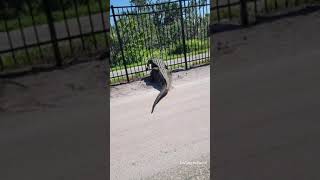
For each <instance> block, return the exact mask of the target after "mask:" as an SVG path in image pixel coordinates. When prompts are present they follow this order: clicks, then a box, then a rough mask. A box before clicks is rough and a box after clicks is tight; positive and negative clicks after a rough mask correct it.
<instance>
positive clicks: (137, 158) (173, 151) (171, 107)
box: [110, 67, 210, 180]
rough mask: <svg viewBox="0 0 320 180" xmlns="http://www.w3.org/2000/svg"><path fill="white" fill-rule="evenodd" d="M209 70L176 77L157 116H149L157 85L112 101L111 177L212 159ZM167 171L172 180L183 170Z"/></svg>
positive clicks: (141, 175)
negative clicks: (179, 79)
mask: <svg viewBox="0 0 320 180" xmlns="http://www.w3.org/2000/svg"><path fill="white" fill-rule="evenodd" d="M207 68H208V67H207ZM207 72H208V73H206V76H197V75H195V77H197V78H199V79H197V80H192V81H189V82H185V81H184V82H183V83H177V81H175V85H174V89H172V91H171V92H170V93H168V95H167V97H166V98H164V99H163V100H162V101H161V102H160V103H159V104H158V105H157V107H156V108H155V111H154V113H153V114H150V111H151V105H152V103H153V101H154V99H155V97H156V96H157V94H158V92H159V91H156V90H154V89H148V90H144V91H141V92H140V90H139V94H134V95H130V96H123V97H118V98H113V99H111V111H110V113H111V123H110V124H111V129H110V132H111V133H110V134H111V137H110V138H111V140H110V151H111V152H110V156H111V162H110V163H111V169H110V170H111V179H112V180H118V179H119V180H123V179H140V178H142V179H144V178H146V177H149V176H152V175H154V174H157V173H159V172H163V171H166V170H167V169H171V168H174V167H176V166H179V165H180V162H187V161H193V160H194V159H198V158H200V157H201V156H206V157H209V156H208V155H209V153H210V148H209V146H210V137H209V136H210V76H209V71H207ZM128 86H129V85H128ZM186 94H188V95H186ZM200 159H201V158H200ZM205 163H209V162H205ZM187 166H188V165H187ZM191 168H192V167H191ZM193 168H194V169H196V168H197V166H194V167H193ZM182 173H184V174H185V175H186V176H188V172H182ZM190 173H191V172H189V175H190ZM169 174H170V176H171V178H172V179H179V178H178V175H179V172H176V173H169ZM172 174H175V176H174V177H172ZM162 175H164V174H162ZM207 175H208V174H206V175H205V177H207ZM186 176H184V177H183V178H182V177H180V178H182V179H186V178H187V177H186ZM203 176H204V175H203ZM157 177H158V178H159V176H157ZM164 177H167V175H165V176H164ZM164 177H162V178H164ZM189 178H190V177H189ZM160 179H161V178H160Z"/></svg>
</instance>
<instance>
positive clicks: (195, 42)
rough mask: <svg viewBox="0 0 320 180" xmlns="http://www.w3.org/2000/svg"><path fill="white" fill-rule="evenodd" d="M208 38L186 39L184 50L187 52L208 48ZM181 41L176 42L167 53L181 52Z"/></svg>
mask: <svg viewBox="0 0 320 180" xmlns="http://www.w3.org/2000/svg"><path fill="white" fill-rule="evenodd" d="M208 45H209V44H208V40H199V39H192V40H187V41H186V51H187V53H189V52H193V51H199V50H204V49H208V48H209V46H208ZM183 52H184V50H183V43H181V42H178V43H177V44H176V45H174V47H173V48H172V49H170V50H169V55H176V54H183Z"/></svg>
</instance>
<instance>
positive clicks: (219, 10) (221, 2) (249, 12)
mask: <svg viewBox="0 0 320 180" xmlns="http://www.w3.org/2000/svg"><path fill="white" fill-rule="evenodd" d="M319 2H320V1H319V0H215V3H214V4H213V6H212V7H211V21H212V24H217V23H223V22H229V23H230V22H234V23H239V24H241V25H244V26H246V25H248V24H250V23H255V22H257V20H258V19H259V18H263V16H264V15H267V14H270V13H276V12H277V11H281V10H284V9H288V8H294V7H298V6H301V5H307V4H313V3H319Z"/></svg>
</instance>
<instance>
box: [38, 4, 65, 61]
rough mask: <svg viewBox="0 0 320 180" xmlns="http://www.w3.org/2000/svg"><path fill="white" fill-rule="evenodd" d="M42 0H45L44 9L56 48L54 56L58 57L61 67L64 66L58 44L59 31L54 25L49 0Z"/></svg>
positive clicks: (54, 47) (54, 48) (53, 44)
mask: <svg viewBox="0 0 320 180" xmlns="http://www.w3.org/2000/svg"><path fill="white" fill-rule="evenodd" d="M42 2H43V6H44V11H45V13H46V16H47V21H48V26H49V30H50V36H51V42H52V48H53V50H54V56H55V59H56V66H58V67H61V66H62V58H61V54H60V50H59V46H58V41H57V33H56V29H55V27H54V20H53V17H52V14H51V8H50V5H49V3H48V0H43V1H42Z"/></svg>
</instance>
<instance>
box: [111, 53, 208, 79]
mask: <svg viewBox="0 0 320 180" xmlns="http://www.w3.org/2000/svg"><path fill="white" fill-rule="evenodd" d="M202 58H203V59H202ZM204 58H210V52H206V53H202V54H197V55H193V56H192V55H190V56H187V62H190V61H195V60H198V59H201V60H199V61H203V60H204ZM166 63H167V64H168V65H172V64H177V63H184V57H182V58H177V59H172V60H168V61H166ZM145 70H146V66H136V67H132V68H128V74H132V73H134V72H141V71H145ZM125 74H126V71H125V69H121V70H115V71H110V78H112V77H117V76H125Z"/></svg>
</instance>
